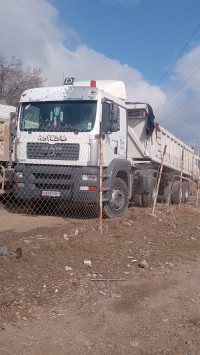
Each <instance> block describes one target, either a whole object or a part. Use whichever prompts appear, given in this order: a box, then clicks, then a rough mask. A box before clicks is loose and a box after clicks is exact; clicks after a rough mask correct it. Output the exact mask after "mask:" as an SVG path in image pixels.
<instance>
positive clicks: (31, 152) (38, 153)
mask: <svg viewBox="0 0 200 355" xmlns="http://www.w3.org/2000/svg"><path fill="white" fill-rule="evenodd" d="M79 150H80V145H79V144H77V143H56V144H49V143H27V158H28V159H48V160H78V159H79Z"/></svg>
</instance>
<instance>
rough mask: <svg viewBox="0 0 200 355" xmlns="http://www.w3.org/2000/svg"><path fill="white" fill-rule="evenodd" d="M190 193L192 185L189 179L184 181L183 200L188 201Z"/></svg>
mask: <svg viewBox="0 0 200 355" xmlns="http://www.w3.org/2000/svg"><path fill="white" fill-rule="evenodd" d="M189 195H190V185H189V181H183V189H182V202H183V203H187V202H188V200H189Z"/></svg>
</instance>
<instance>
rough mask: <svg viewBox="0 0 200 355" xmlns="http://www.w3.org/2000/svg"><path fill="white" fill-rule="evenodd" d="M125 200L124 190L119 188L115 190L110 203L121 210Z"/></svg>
mask: <svg viewBox="0 0 200 355" xmlns="http://www.w3.org/2000/svg"><path fill="white" fill-rule="evenodd" d="M124 200H125V196H124V193H123V191H121V190H119V189H116V190H113V192H112V199H111V201H110V204H111V206H112V207H113V208H114V209H115V210H120V209H121V208H122V207H123V205H124Z"/></svg>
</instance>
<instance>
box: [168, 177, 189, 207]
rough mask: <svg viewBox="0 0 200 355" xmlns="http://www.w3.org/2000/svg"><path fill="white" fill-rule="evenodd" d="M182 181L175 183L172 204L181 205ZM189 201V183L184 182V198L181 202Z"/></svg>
mask: <svg viewBox="0 0 200 355" xmlns="http://www.w3.org/2000/svg"><path fill="white" fill-rule="evenodd" d="M179 191H180V181H174V183H173V186H172V203H176V204H178V203H179ZM188 199H189V182H188V181H183V183H182V198H181V202H182V203H186V202H187V201H188Z"/></svg>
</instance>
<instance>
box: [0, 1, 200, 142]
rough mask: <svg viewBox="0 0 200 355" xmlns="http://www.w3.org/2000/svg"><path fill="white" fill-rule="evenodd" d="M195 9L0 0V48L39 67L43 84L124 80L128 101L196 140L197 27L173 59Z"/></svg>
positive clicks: (195, 19) (168, 4) (194, 22)
mask: <svg viewBox="0 0 200 355" xmlns="http://www.w3.org/2000/svg"><path fill="white" fill-rule="evenodd" d="M199 14H200V1H199V0H190V1H189V0H7V1H3V0H1V11H0V33H1V34H2V33H3V36H2V35H1V36H0V48H1V49H0V52H1V54H4V56H5V57H6V58H7V59H8V60H9V59H10V58H11V56H12V55H14V56H16V57H18V58H21V59H22V60H23V62H24V63H25V64H30V65H32V66H38V67H41V68H42V70H43V75H44V76H45V77H46V78H47V82H46V85H61V84H62V81H63V77H64V76H74V77H75V78H76V79H77V80H85V79H116V80H123V81H124V82H125V85H126V88H127V98H128V100H132V101H147V102H149V103H150V104H151V105H152V107H153V109H154V111H155V115H156V120H157V121H158V122H161V124H162V125H163V126H164V127H165V128H167V129H169V130H170V131H171V132H172V133H173V134H175V135H177V136H178V137H180V138H181V139H183V140H184V141H185V142H186V143H187V144H194V143H195V145H196V146H197V147H198V146H199V147H200V117H199V116H200V114H199V113H200V95H198V92H199V91H200V28H199V29H198V31H197V32H196V33H195V35H194V36H193V38H192V39H191V40H190V42H189V44H188V45H187V47H186V48H185V49H184V51H183V52H182V53H181V56H180V57H179V58H178V59H177V60H176V58H177V56H178V55H179V54H180V52H181V50H182V49H183V48H184V46H185V45H186V43H187V42H188V40H189V38H190V37H191V35H192V34H193V33H194V31H195V29H196V28H197V26H198V25H199V24H200V16H199ZM174 62H175V64H174V66H173V67H172V70H171V71H170V73H168V75H167V76H166V77H165V79H164V80H163V81H162V82H160V79H161V78H162V77H163V75H164V74H165V73H166V71H167V70H168V69H169V68H170V66H171V65H172V63H174Z"/></svg>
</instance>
